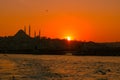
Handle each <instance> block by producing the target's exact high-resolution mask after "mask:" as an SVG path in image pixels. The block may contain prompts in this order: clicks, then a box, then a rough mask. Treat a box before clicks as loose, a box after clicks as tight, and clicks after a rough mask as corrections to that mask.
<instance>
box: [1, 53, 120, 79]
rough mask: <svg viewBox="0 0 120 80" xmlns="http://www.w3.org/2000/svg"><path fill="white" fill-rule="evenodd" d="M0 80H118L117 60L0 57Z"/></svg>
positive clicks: (106, 58) (76, 57) (119, 58)
mask: <svg viewBox="0 0 120 80" xmlns="http://www.w3.org/2000/svg"><path fill="white" fill-rule="evenodd" d="M0 80H120V57H102V56H67V55H22V54H21V55H20V54H19V55H16V54H6V55H4V54H0Z"/></svg>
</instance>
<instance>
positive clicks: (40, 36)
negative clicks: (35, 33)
mask: <svg viewBox="0 0 120 80" xmlns="http://www.w3.org/2000/svg"><path fill="white" fill-rule="evenodd" d="M39 38H41V31H40V30H39Z"/></svg>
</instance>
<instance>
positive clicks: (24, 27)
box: [24, 26, 26, 34]
mask: <svg viewBox="0 0 120 80" xmlns="http://www.w3.org/2000/svg"><path fill="white" fill-rule="evenodd" d="M24 32H25V34H26V26H24Z"/></svg>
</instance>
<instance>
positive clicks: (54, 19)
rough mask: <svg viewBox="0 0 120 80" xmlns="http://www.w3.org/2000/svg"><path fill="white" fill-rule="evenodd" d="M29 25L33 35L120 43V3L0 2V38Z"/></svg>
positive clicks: (96, 0)
mask: <svg viewBox="0 0 120 80" xmlns="http://www.w3.org/2000/svg"><path fill="white" fill-rule="evenodd" d="M29 24H30V25H31V27H32V36H33V34H34V30H36V32H37V33H38V30H39V29H40V30H41V35H42V36H47V37H51V38H65V37H66V36H72V38H73V39H76V40H86V41H96V42H111V41H120V37H119V35H120V31H119V30H120V0H0V36H5V35H7V36H8V35H14V34H15V33H16V32H17V31H18V30H19V29H23V28H24V25H25V26H26V27H27V26H29Z"/></svg>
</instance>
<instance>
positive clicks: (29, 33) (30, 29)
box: [29, 25, 31, 36]
mask: <svg viewBox="0 0 120 80" xmlns="http://www.w3.org/2000/svg"><path fill="white" fill-rule="evenodd" d="M29 36H31V26H30V25H29Z"/></svg>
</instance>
